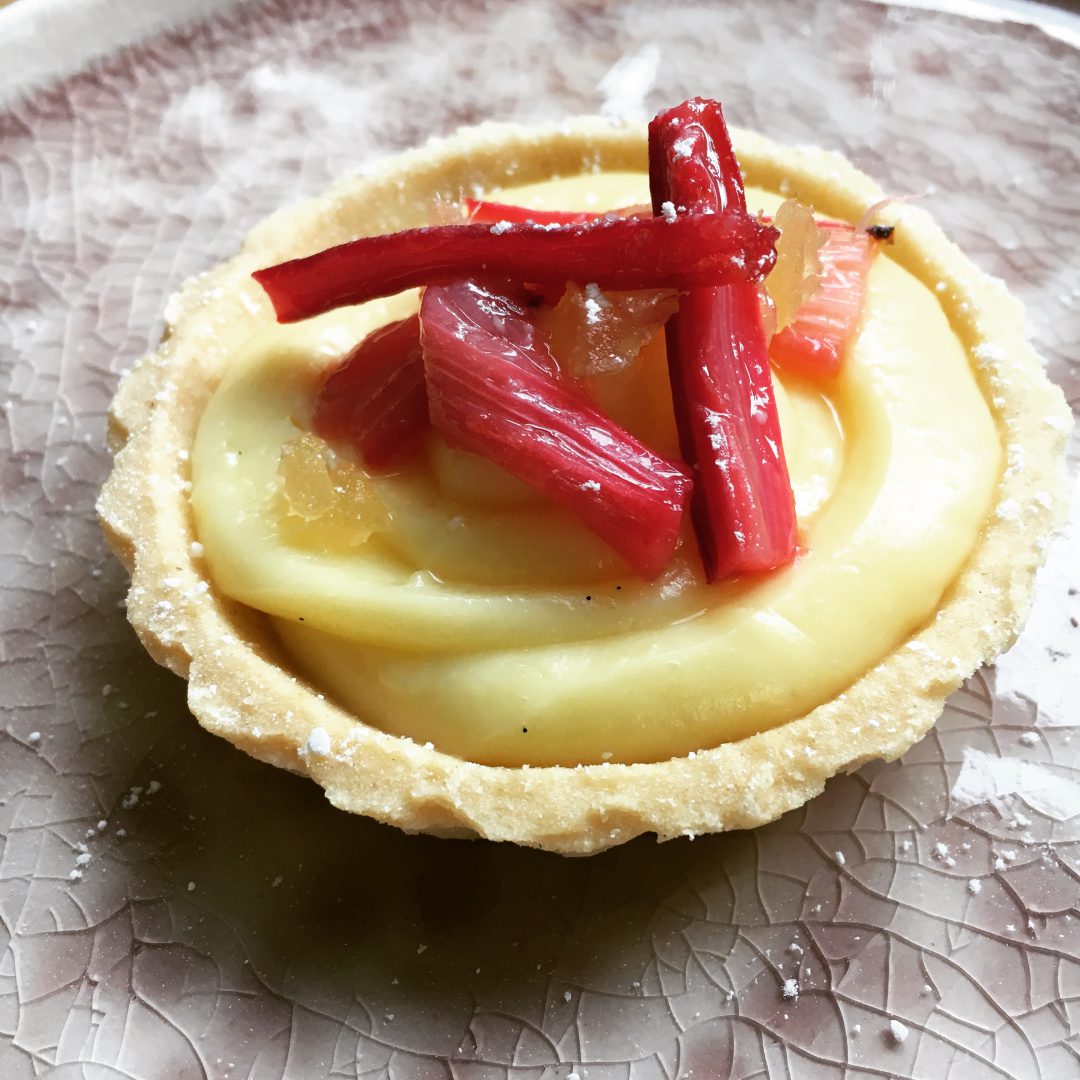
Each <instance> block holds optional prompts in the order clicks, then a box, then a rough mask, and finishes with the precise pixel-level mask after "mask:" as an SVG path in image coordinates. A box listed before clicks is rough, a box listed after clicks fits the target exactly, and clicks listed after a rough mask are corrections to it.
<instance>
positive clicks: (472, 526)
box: [192, 173, 1001, 766]
mask: <svg viewBox="0 0 1080 1080" xmlns="http://www.w3.org/2000/svg"><path fill="white" fill-rule="evenodd" d="M648 195H649V193H648V181H647V178H646V177H645V176H643V175H639V174H636V173H605V174H601V175H586V176H580V177H573V178H568V179H563V180H557V181H548V182H546V183H544V184H540V185H533V186H530V187H527V188H518V189H515V190H511V191H504V192H501V193H497V194H495V195H494V196H493V197H495V198H499V199H502V200H504V201H507V202H513V203H518V204H523V205H528V206H534V207H536V208H545V207H551V208H560V209H570V210H575V209H582V210H593V209H597V210H598V209H602V208H605V207H617V206H624V205H631V204H635V203H642V202H647V201H648ZM748 199H749V201H750V204H751V206H753V207H754V208H757V209H762V210H764V211H766V212H769V213H771V212H774V211H775V209H776V207H777V205H778V203H779V199H780V197H779V196H777V195H774V194H772V193H769V192H765V191H760V190H754V189H751V190H749V191H748ZM416 305H417V296H416V294H415V293H411V294H402V295H401V296H397V297H394V298H392V299H390V300H387V301H376V302H373V303H371V304H366V305H363V306H362V307H359V308H350V309H343V310H338V311H334V312H331V313H328V314H327V315H323V316H320V317H318V318H315V319H312V320H309V321H308V322H305V323H300V324H294V325H290V326H272V327H269V328H268V329H267V330H265V331H264V332H263V333H262V334H260V335H259V336H258V337H256V338H254V339H252V340H247V341H242V340H237V341H235V342H233V343H232V347H233V352H234V359H233V361H232V363H231V364H230V367H229V370H228V372H227V373H226V375H225V378H224V379H223V381H222V383H221V385H220V386H219V387H218V388H217V390H216V391H215V393H214V395H213V397H212V399H211V401H210V403H209V405H208V407H207V409H206V411H205V413H204V415H203V417H202V420H201V423H200V427H199V431H198V435H197V438H196V442H195V446H194V450H193V455H192V474H193V475H192V480H193V491H192V504H193V508H194V512H195V518H196V527H197V533H198V536H199V539H200V541H201V543H202V544H203V547H204V549H205V555H206V559H207V562H208V566H209V569H210V572H211V575H212V577H213V580H214V582H215V584H216V586H217V587H218V588H219V589H220V590H221V591H222V592H224V593H226V594H228V595H229V596H232V597H233V598H235V599H237V600H239V601H241V602H243V603H245V604H247V605H249V606H251V607H253V608H256V609H258V610H260V611H263V612H265V613H266V614H267V615H268V616H269V617H270V619H271V621H272V622H273V625H274V626H275V629H276V630H277V632H278V635H279V637H280V638H281V640H282V642H283V644H284V646H285V648H286V649H287V651H288V652H289V654H290V655H291V657H292V658H293V660H294V662H295V665H296V667H297V669H298V670H299V671H300V672H302V673H303V674H304V675H306V676H307V677H308V678H310V679H311V681H312V682H313V683H314V684H315V685H316V686H318V687H319V688H320V689H322V690H323V691H325V692H326V693H327V694H328V695H329V696H331V697H333V698H334V699H335V700H337V701H338V702H339V703H340V704H341V705H343V706H344V707H345V708H347V709H349V710H350V711H352V712H353V713H355V714H356V715H357V716H358V717H360V718H362V719H364V720H365V721H367V722H369V723H372V724H374V725H375V726H377V727H380V728H382V729H384V730H385V731H387V732H390V733H393V734H397V735H402V736H407V737H410V738H412V739H414V740H416V741H418V742H431V743H433V744H434V745H435V746H436V747H437V748H438V749H439V750H442V751H444V752H446V753H449V754H452V755H455V756H458V757H460V758H462V759H465V760H469V761H474V762H479V763H482V764H493V765H510V766H516V765H523V764H530V765H576V764H579V763H580V764H594V763H600V762H603V761H612V762H628V763H629V762H647V761H659V760H665V759H667V758H671V757H676V756H681V755H684V754H686V753H688V752H690V751H694V750H699V749H704V748H707V747H711V746H716V745H718V744H720V743H723V742H728V741H733V740H737V739H740V738H743V737H745V736H747V735H750V734H752V733H754V732H757V731H761V730H764V729H766V728H770V727H773V726H775V725H777V724H780V723H783V722H784V721H786V720H790V719H794V718H796V717H799V716H802V715H804V714H806V713H807V712H809V711H810V710H812V709H813V708H815V707H816V706H817V705H819V704H821V703H823V702H825V701H827V700H830V699H831V698H833V697H835V696H836V695H837V694H838V693H840V692H841V691H843V689H844V688H845V687H847V686H849V685H850V684H851V683H852V682H854V681H855V680H856V679H857V678H858V677H859V676H860V675H862V674H863V673H865V672H866V671H867V670H869V669H870V668H872V667H873V666H874V665H875V664H876V663H878V662H879V661H880V660H881V659H882V658H883V657H885V656H886V655H888V653H889V652H891V651H892V650H893V649H894V648H896V647H897V646H898V645H900V644H901V643H902V642H903V641H904V640H906V638H907V637H909V636H910V635H911V634H912V633H913V632H914V631H915V630H916V629H917V628H918V627H919V626H920V625H922V624H923V623H925V622H926V620H928V619H929V618H931V617H932V616H933V614H934V612H935V610H936V609H937V607H938V605H939V603H940V601H941V598H942V596H943V594H944V593H945V591H946V590H947V589H948V587H949V584H950V582H951V581H952V580H953V579H954V578H955V577H956V575H957V574H958V573H959V571H960V569H961V567H962V566H963V564H964V561H965V560H966V558H967V557H968V555H969V553H970V551H971V550H972V547H973V546H974V544H975V541H976V539H977V537H978V535H979V532H980V529H981V527H982V523H983V521H984V519H985V517H986V514H987V513H988V510H989V507H990V505H991V501H992V497H993V492H994V487H995V485H996V482H997V479H998V476H999V472H1000V467H1001V449H1000V443H999V439H998V434H997V431H996V428H995V425H994V423H993V420H992V418H991V415H990V412H989V410H988V408H987V405H986V403H985V401H984V399H983V397H982V394H981V392H980V390H979V388H978V386H977V384H976V382H975V379H974V377H973V375H972V373H971V370H970V366H969V360H968V357H967V354H966V353H965V350H964V348H963V347H962V345H961V343H960V342H959V341H958V339H957V338H956V336H955V334H954V333H953V331H952V329H951V328H950V325H949V320H948V318H947V316H946V313H945V312H944V311H943V310H942V307H941V304H940V303H939V300H938V297H937V296H936V295H935V294H934V293H933V292H932V291H930V290H929V289H927V288H926V287H925V285H924V284H923V283H922V282H920V281H919V280H918V279H917V278H916V277H914V276H913V275H911V274H910V273H909V272H908V271H906V270H904V269H902V268H901V267H900V266H899V265H897V264H896V263H895V262H893V261H891V260H890V259H889V256H888V249H887V248H886V249H884V250H883V251H882V252H881V253H880V254H879V255H878V256H877V258H876V260H875V263H874V266H873V269H872V270H871V274H870V279H869V287H868V299H867V303H866V310H865V312H864V318H863V325H862V328H861V330H860V333H859V334H858V336H857V338H856V340H855V342H854V344H853V345H852V347H851V349H850V350H849V353H848V355H847V357H846V359H845V362H844V366H843V369H842V371H841V374H840V375H839V376H838V377H837V378H836V379H835V380H832V381H830V382H828V383H816V382H815V383H811V382H807V381H803V380H797V379H793V378H788V377H785V376H784V374H783V373H782V372H781V373H776V394H777V399H778V403H779V409H780V417H781V425H782V429H783V434H784V445H785V451H786V454H787V460H788V466H789V470H790V473H791V479H792V485H793V488H794V491H795V498H796V509H797V513H798V519H799V533H800V549H801V551H800V554H799V556H798V557H797V559H796V561H795V563H794V564H793V565H791V566H789V567H786V568H784V569H782V570H779V571H776V572H774V573H772V574H769V575H765V576H764V577H762V578H758V579H753V580H750V579H744V580H736V581H728V582H724V583H721V584H718V585H706V584H704V582H703V579H702V576H701V570H700V566H699V564H698V560H697V556H696V553H695V549H694V544H693V539H692V536H691V534H690V531H689V527H687V529H686V530H685V532H684V538H683V542H682V544H681V546H680V548H679V549H678V551H677V553H676V557H675V559H674V561H673V562H672V564H671V566H670V567H669V569H668V570H667V572H666V573H665V574H663V575H662V576H661V577H660V578H659V579H658V580H657V581H655V582H652V583H646V582H643V581H641V580H638V579H636V578H635V577H634V576H633V575H632V574H631V573H630V572H629V571H628V570H627V569H626V567H625V566H624V565H623V564H622V563H621V562H620V560H619V558H618V556H616V555H615V554H614V553H613V552H611V551H610V550H609V549H608V548H607V547H606V546H605V545H604V544H602V543H601V542H600V541H599V540H598V539H597V538H596V537H595V536H593V535H592V534H591V533H590V532H589V531H588V530H587V529H586V528H585V527H584V526H583V525H581V524H580V523H579V522H578V521H577V520H576V519H574V518H573V517H572V516H571V515H569V514H567V513H565V512H563V511H561V510H560V509H558V508H556V507H554V506H553V505H552V504H550V503H549V502H547V501H546V500H545V499H544V498H543V497H541V496H540V495H538V494H537V493H535V492H533V491H532V490H531V489H529V488H527V487H525V486H524V485H522V484H520V483H519V482H518V481H516V480H514V479H513V478H512V477H510V476H508V475H507V474H506V473H504V472H502V470H500V469H498V468H497V467H496V466H494V465H492V464H490V463H488V462H486V461H482V460H480V459H478V458H475V457H472V456H471V455H468V454H464V453H461V452H459V451H455V450H451V449H450V448H449V447H447V446H446V445H445V444H444V443H443V442H442V441H441V440H440V439H439V438H438V437H437V436H435V435H431V436H430V438H429V440H428V443H427V447H426V450H425V452H424V454H423V455H421V457H420V458H419V459H418V460H417V461H415V462H413V463H410V464H409V465H408V467H406V468H403V470H402V471H401V472H399V473H398V474H396V475H390V476H378V477H366V476H362V475H359V476H354V475H353V473H352V472H351V471H350V470H353V471H355V473H357V474H359V473H360V470H359V467H358V466H356V465H355V463H353V462H351V461H349V459H348V454H347V451H346V450H345V449H344V448H335V451H336V453H335V456H334V458H333V459H331V460H333V461H334V462H335V469H337V470H339V471H338V472H336V473H334V474H333V475H336V476H337V477H338V478H339V480H340V483H338V484H337V486H339V487H341V488H343V489H344V492H345V493H347V492H352V491H360V492H363V496H362V498H363V499H365V500H370V505H368V506H366V507H362V508H361V509H363V510H364V511H365V513H364V517H363V520H364V528H363V530H362V531H361V532H359V533H352V532H350V530H349V529H348V528H341V527H337V523H335V527H333V528H325V529H319V528H312V527H307V525H306V524H304V523H301V522H298V521H297V518H298V514H297V513H296V512H295V511H296V508H295V507H290V505H289V503H288V500H287V498H284V497H283V484H284V481H283V476H282V472H281V463H282V454H283V448H288V447H290V446H295V445H296V440H297V438H298V437H299V436H300V435H301V434H302V433H303V432H304V431H306V430H310V424H311V413H312V408H313V404H314V396H315V393H316V392H317V387H318V384H319V380H320V379H321V377H322V376H323V374H324V373H325V371H326V369H327V366H328V365H331V364H333V363H334V361H335V360H336V358H337V357H339V356H341V355H342V354H343V353H344V352H346V351H347V350H348V349H349V348H350V347H351V346H352V345H353V344H355V342H356V341H357V340H359V339H360V338H361V337H362V336H363V335H364V334H366V333H368V332H370V331H371V330H373V329H375V328H376V327H378V326H380V325H382V324H383V323H385V322H387V321H389V320H391V319H394V318H400V317H402V316H404V315H406V314H408V313H409V312H411V311H413V310H415V308H416ZM223 333H226V334H227V333H228V331H227V329H225V330H224V331H223ZM597 394H598V398H599V401H600V404H601V407H602V408H604V409H605V411H607V412H609V413H610V414H611V415H612V416H613V417H614V418H615V419H616V420H617V421H618V422H619V423H621V424H623V425H624V426H625V427H627V428H628V429H629V430H631V431H632V432H633V433H634V434H636V435H638V436H639V437H640V438H642V439H643V440H644V441H645V442H647V443H649V444H650V445H651V446H653V447H654V448H655V449H657V450H659V451H661V452H663V453H666V454H671V455H676V454H677V445H678V444H677V438H676V435H675V428H674V422H673V419H672V414H671V403H670V395H669V392H668V390H667V375H666V367H665V357H664V350H663V342H662V338H658V339H657V340H654V341H653V342H652V343H651V344H650V345H649V346H647V347H646V349H645V350H643V352H642V354H641V355H640V356H639V357H638V359H637V361H636V362H635V363H634V364H633V365H632V366H631V367H630V368H628V369H626V370H624V371H622V372H618V373H613V374H610V375H606V376H601V377H599V378H598V380H597ZM285 455H286V458H288V457H289V450H288V449H286V450H285ZM352 480H356V483H355V484H354V483H352ZM357 497H358V498H360V496H357ZM299 516H302V515H299ZM365 536H366V538H365Z"/></svg>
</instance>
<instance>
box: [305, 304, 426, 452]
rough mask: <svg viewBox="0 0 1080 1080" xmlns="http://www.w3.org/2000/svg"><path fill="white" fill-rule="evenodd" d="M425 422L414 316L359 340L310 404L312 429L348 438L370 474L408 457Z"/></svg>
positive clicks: (331, 436)
mask: <svg viewBox="0 0 1080 1080" xmlns="http://www.w3.org/2000/svg"><path fill="white" fill-rule="evenodd" d="M428 426H429V425H428V409H427V395H426V392H425V389H424V362H423V358H422V356H421V353H420V316H419V315H412V316H410V317H409V318H407V319H401V320H399V321H398V322H392V323H389V324H388V325H386V326H383V327H380V328H379V329H378V330H376V331H374V333H371V334H369V335H368V336H367V337H366V338H364V339H363V340H362V341H361V342H360V343H359V344H358V345H357V346H356V347H355V348H354V349H353V350H352V351H351V352H350V353H348V355H346V356H345V358H344V359H343V360H342V361H341V363H340V364H339V365H338V366H337V367H336V368H335V369H334V371H333V372H332V373H331V374H330V377H329V378H328V379H327V380H326V382H325V383H324V384H323V386H322V389H321V390H320V391H319V396H318V398H317V400H316V403H315V431H316V432H317V433H318V434H319V435H321V436H322V437H323V438H324V439H328V440H335V439H342V440H347V441H349V442H351V443H352V444H353V445H354V446H355V447H356V448H357V450H358V451H359V452H360V456H361V457H362V458H363V460H364V464H365V465H366V466H367V467H368V468H369V469H371V470H372V471H373V472H385V471H387V470H389V469H392V468H394V467H395V466H396V465H397V464H399V463H400V462H401V461H402V460H404V459H405V458H406V457H408V455H409V454H410V452H411V451H412V450H413V449H415V447H416V446H417V445H418V443H419V442H420V440H421V438H422V437H423V433H424V432H425V431H426V430H427V429H428Z"/></svg>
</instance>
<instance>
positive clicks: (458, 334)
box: [420, 281, 690, 579]
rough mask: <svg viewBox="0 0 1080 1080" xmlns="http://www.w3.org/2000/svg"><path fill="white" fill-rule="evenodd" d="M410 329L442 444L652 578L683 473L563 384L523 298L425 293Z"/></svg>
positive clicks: (668, 539) (473, 287) (674, 534)
mask: <svg viewBox="0 0 1080 1080" xmlns="http://www.w3.org/2000/svg"><path fill="white" fill-rule="evenodd" d="M420 325H421V336H422V341H423V349H424V365H425V370H426V373H427V392H428V402H429V410H430V416H431V422H432V425H433V426H434V427H435V429H436V430H438V431H439V432H441V433H442V435H443V437H444V438H445V439H446V440H447V442H449V443H450V444H451V445H452V446H456V447H459V448H460V449H463V450H468V451H471V452H472V453H475V454H480V455H482V456H484V457H486V458H488V459H490V460H491V461H494V462H495V463H496V464H498V465H501V466H502V467H503V468H505V469H506V470H507V471H508V472H510V473H512V474H513V475H514V476H516V477H518V478H519V479H521V480H523V481H525V482H526V483H528V484H531V485H532V486H533V487H535V488H537V489H539V490H540V491H542V492H544V493H545V494H546V495H548V496H549V497H550V498H551V499H553V500H554V501H555V502H557V503H559V504H560V505H562V506H563V507H565V508H566V509H568V510H570V511H571V512H572V513H574V514H576V515H577V516H578V517H579V518H580V519H581V520H582V521H583V522H584V523H585V524H586V525H587V526H588V527H589V528H590V529H592V530H593V532H595V533H596V534H597V535H598V536H599V537H601V539H603V540H604V541H606V542H607V543H608V544H609V545H610V546H611V547H612V548H614V549H615V550H616V551H617V552H618V553H619V554H620V555H621V556H622V557H623V558H624V559H625V560H626V561H627V562H628V563H629V564H630V566H632V567H633V568H634V570H636V571H637V573H639V574H640V575H641V576H642V577H643V578H646V579H652V578H654V577H656V576H657V575H658V574H659V573H660V572H661V571H662V570H663V569H664V567H665V566H667V564H668V563H669V562H670V560H671V557H672V554H673V552H674V550H675V546H676V543H677V541H678V536H679V528H680V525H681V523H682V519H683V516H684V513H685V509H686V503H687V500H688V497H689V494H690V478H689V475H688V472H687V470H686V469H685V468H684V467H683V465H682V464H681V463H679V462H674V461H669V460H668V459H666V458H664V457H661V456H660V455H659V454H657V453H655V452H653V451H652V450H650V449H649V448H648V447H647V446H645V445H644V444H643V443H641V442H639V441H638V440H637V439H635V438H634V437H633V436H632V435H631V434H630V433H629V432H627V431H626V430H625V429H623V428H621V427H619V425H617V424H616V423H615V422H614V421H612V420H611V419H609V418H608V417H607V416H605V415H604V414H603V413H601V412H600V411H598V410H597V409H596V408H595V407H594V406H593V405H591V404H590V403H589V402H588V401H586V400H585V399H584V398H583V397H582V396H581V395H580V394H579V393H578V392H577V391H576V390H575V389H574V387H573V385H572V384H571V383H569V382H568V381H566V380H564V378H563V376H562V375H561V374H560V372H559V368H558V365H557V364H556V362H555V360H554V358H553V357H552V355H551V352H550V350H549V348H548V345H547V341H546V339H545V337H544V336H543V334H542V333H541V332H540V330H539V328H538V327H537V325H536V322H535V321H534V317H533V313H532V312H531V311H530V309H529V308H528V305H527V301H526V298H525V293H524V290H522V289H520V288H519V287H517V286H513V285H502V284H500V285H499V286H497V287H496V286H493V285H488V284H484V283H482V282H479V281H459V282H455V283H452V284H449V285H442V286H429V287H428V288H427V289H425V290H424V297H423V301H422V302H421V305H420Z"/></svg>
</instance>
